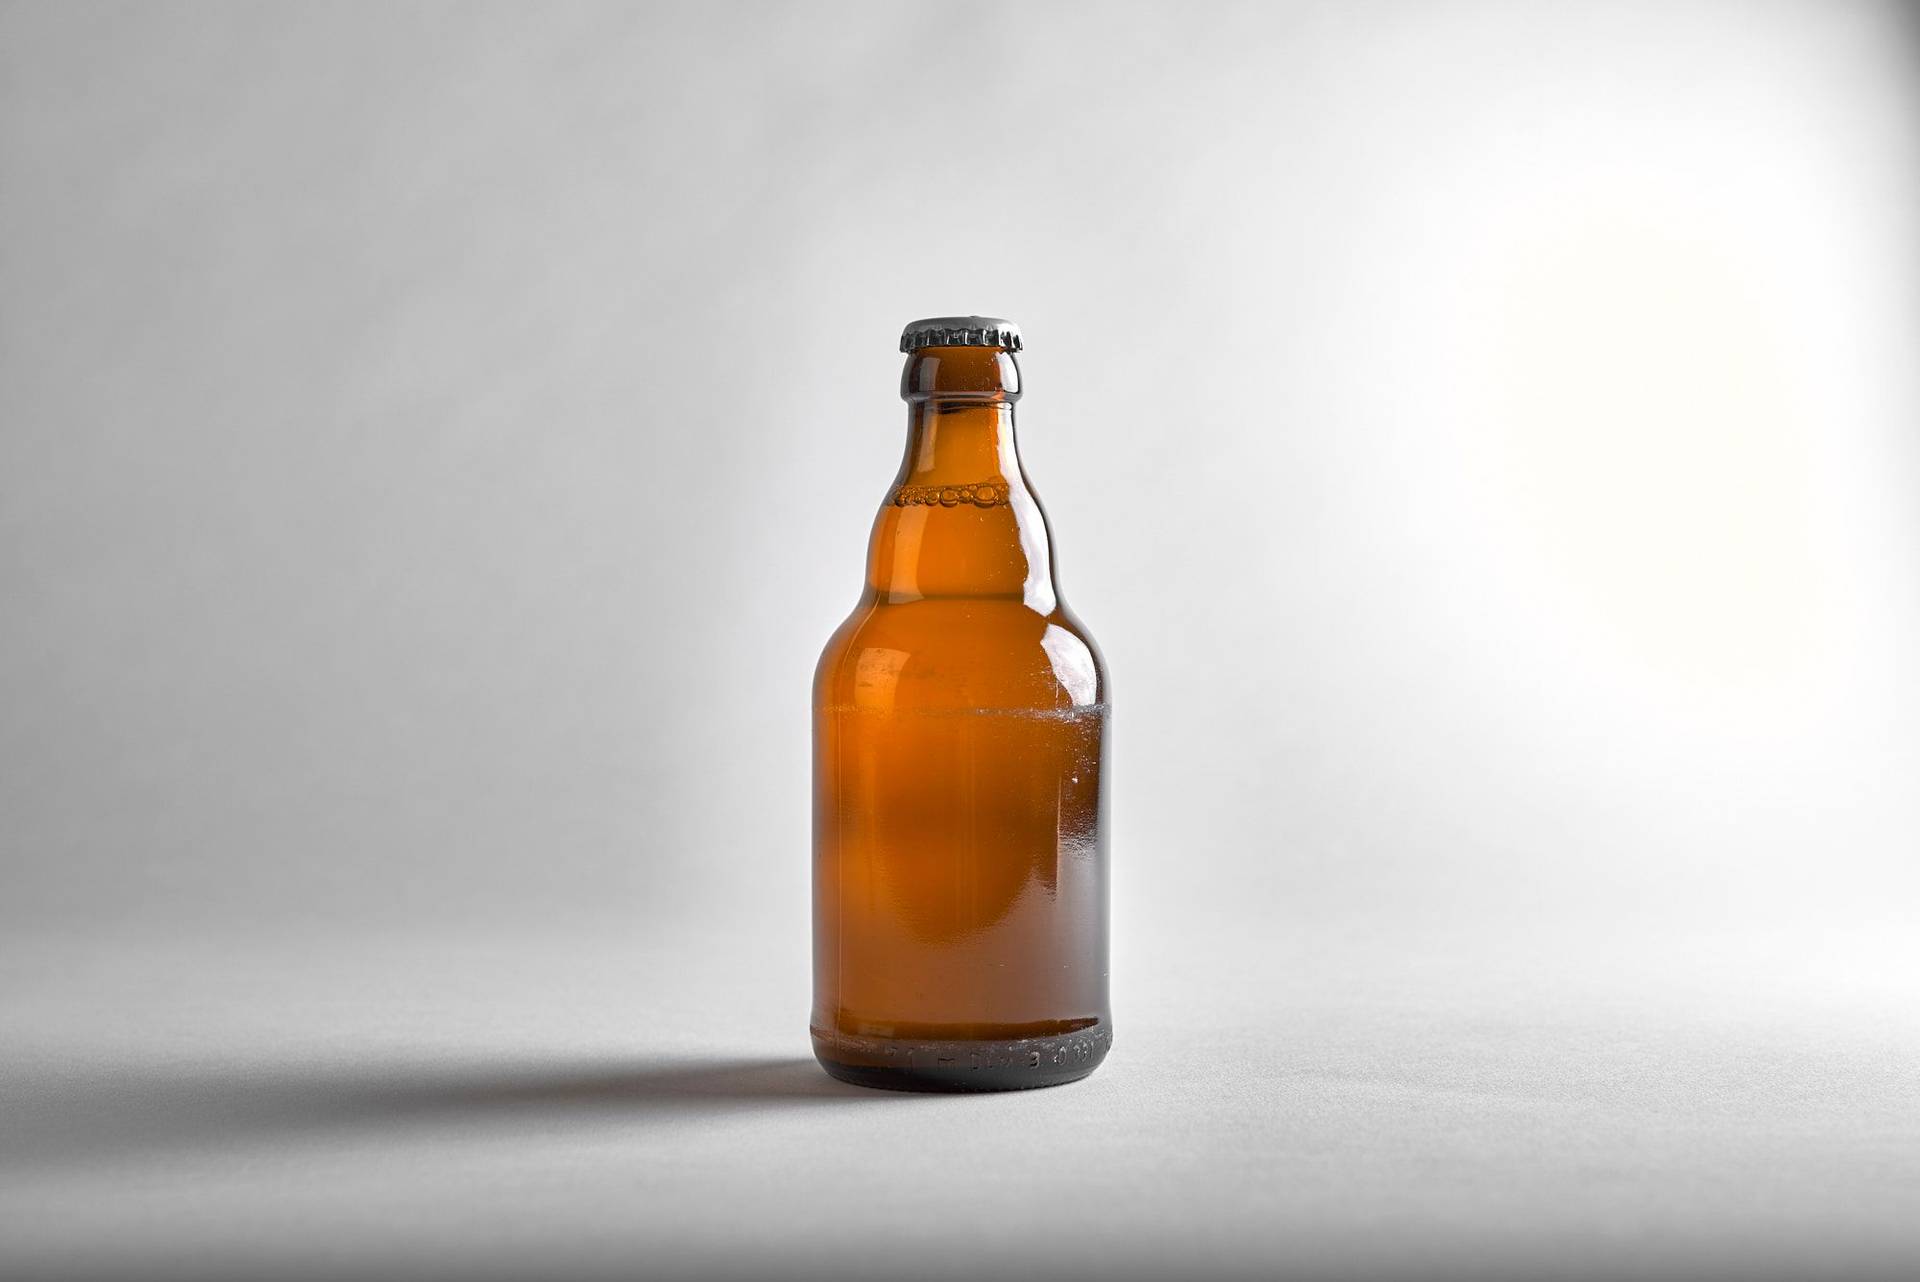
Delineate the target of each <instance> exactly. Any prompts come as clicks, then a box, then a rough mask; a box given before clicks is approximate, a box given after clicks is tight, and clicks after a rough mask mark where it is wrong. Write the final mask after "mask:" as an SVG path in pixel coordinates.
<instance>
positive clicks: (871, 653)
mask: <svg viewBox="0 0 1920 1282" xmlns="http://www.w3.org/2000/svg"><path fill="white" fill-rule="evenodd" d="M902 394H903V395H904V396H905V397H906V399H907V401H908V404H909V407H910V415H909V424H908V436H907V451H906V459H905V461H904V463H903V464H902V467H901V470H900V475H899V476H898V478H897V479H896V481H895V484H894V488H893V490H892V491H891V492H890V494H889V495H888V498H887V500H886V502H885V503H884V504H883V506H882V507H881V510H880V514H879V517H878V518H877V519H876V521H875V523H874V529H873V538H872V543H871V546H870V549H869V555H868V565H867V585H866V590H865V592H864V593H863V594H862V596H861V599H860V602H859V604H858V605H857V606H856V607H855V609H854V612H853V614H852V615H851V617H849V618H848V619H847V621H846V622H845V623H844V624H842V625H841V626H840V628H839V630H838V631H837V632H835V633H834V635H833V638H832V640H830V641H829V642H828V644H827V647H826V651H825V653H824V654H823V655H822V656H821V659H820V666H819V669H818V672H817V674H816V677H815V682H814V1006H813V1018H812V1033H813V1044H814V1052H815V1054H816V1055H817V1056H818V1057H819V1059H820V1062H821V1064H822V1065H823V1066H825V1068H826V1069H827V1071H828V1072H830V1073H832V1074H833V1075H834V1076H835V1077H839V1078H842V1079H843V1080H847V1081H852V1082H857V1083H860V1084H862V1085H869V1086H883V1087H893V1088H896V1089H903V1090H1006V1089H1016V1088H1020V1087H1027V1086H1047V1085H1054V1084H1057V1083H1060V1082H1065V1081H1071V1080H1073V1079H1074V1078H1077V1077H1082V1076H1085V1075H1086V1074H1087V1073H1089V1072H1091V1071H1092V1070H1093V1069H1094V1067H1095V1066H1097V1065H1098V1064H1099V1062H1100V1060H1101V1059H1102V1058H1104V1056H1105V1054H1106V1051H1107V1048H1108V1046H1109V1044H1110V1042H1111V1036H1112V1034H1111V1020H1110V1016H1109V1014H1108V1009H1107V849H1106V836H1105V791H1106V790H1105V774H1104V771H1103V768H1102V762H1103V757H1104V755H1105V754H1104V748H1105V744H1106V738H1107V703H1106V685H1107V681H1106V672H1105V668H1104V665H1103V663H1102V661H1101V658H1100V655H1099V651H1098V650H1097V649H1096V648H1095V646H1094V644H1093V641H1092V638H1091V637H1090V636H1088V634H1087V632H1086V630H1085V629H1084V628H1083V627H1082V626H1081V624H1080V622H1079V621H1078V620H1077V619H1075V618H1074V617H1073V615H1072V614H1071V613H1070V612H1069V611H1068V610H1067V609H1066V607H1065V606H1064V605H1062V604H1061V602H1060V599H1059V593H1058V590H1057V588H1056V585H1055V582H1054V575H1053V560H1052V553H1051V546H1050V541H1049V536H1048V531H1047V523H1046V517H1045V514H1044V513H1043V512H1042V511H1041V509H1040V504H1039V502H1038V501H1037V500H1036V499H1035V497H1034V495H1033V492H1032V490H1031V489H1030V488H1029V486H1028V484H1027V480H1026V477H1025V475H1024V474H1023V472H1022V470H1021V467H1020V462H1019V457H1018V454H1017V452H1016V443H1015V436H1014V419H1013V404H1014V401H1015V400H1016V399H1017V398H1018V396H1019V369H1018V366H1017V365H1016V364H1015V361H1014V358H1013V356H1012V354H1011V353H1010V352H1008V351H1005V350H1003V349H1001V348H993V347H959V346H955V347H927V348H922V349H920V350H918V351H916V352H914V353H913V354H912V355H911V356H910V357H909V358H908V361H907V368H906V374H905V377H904V379H903V393H902Z"/></svg>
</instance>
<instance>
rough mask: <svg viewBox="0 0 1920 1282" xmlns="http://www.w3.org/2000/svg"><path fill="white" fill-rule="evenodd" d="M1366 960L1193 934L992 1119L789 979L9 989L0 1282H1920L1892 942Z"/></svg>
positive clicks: (434, 945) (1386, 944)
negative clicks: (1, 1276)
mask: <svg viewBox="0 0 1920 1282" xmlns="http://www.w3.org/2000/svg"><path fill="white" fill-rule="evenodd" d="M1376 931H1377V933H1376V932H1369V931H1363V930H1351V929H1349V930H1342V931H1327V930H1324V929H1315V928H1313V927H1310V926H1304V925H1301V924H1299V923H1291V924H1289V925H1287V926H1286V927H1285V928H1284V929H1281V928H1279V927H1278V926H1276V929H1275V930H1274V932H1273V934H1272V936H1271V937H1270V938H1268V939H1262V940H1255V939H1243V940H1238V941H1234V942H1231V943H1227V942H1223V941H1221V940H1220V939H1218V938H1211V939H1210V938H1208V937H1207V936H1206V935H1205V934H1203V933H1199V932H1192V933H1184V934H1183V935H1182V936H1181V938H1180V940H1179V941H1178V947H1177V948H1174V949H1170V950H1169V955H1167V956H1165V957H1163V958H1160V959H1159V960H1158V962H1157V963H1156V964H1155V965H1152V966H1140V965H1137V964H1136V965H1135V966H1134V967H1132V968H1130V969H1128V970H1126V971H1124V972H1123V973H1122V975H1121V976H1120V979H1121V981H1122V982H1121V984H1120V987H1119V991H1120V992H1121V994H1122V1002H1121V1005H1120V1013H1121V1016H1122V1022H1121V1023H1120V1025H1119V1029H1120V1032H1119V1040H1118V1043H1117V1046H1116V1049H1115V1051H1114V1053H1113V1055H1112V1056H1111V1058H1110V1060H1109V1062H1108V1064H1107V1065H1106V1066H1104V1067H1103V1068H1102V1069H1101V1070H1100V1071H1099V1072H1097V1073H1096V1074H1095V1075H1094V1076H1093V1077H1091V1078H1088V1079H1087V1080H1086V1081H1084V1082H1082V1083H1079V1084H1076V1085H1073V1086H1068V1087H1060V1088H1056V1089H1053V1090H1050V1091H1037V1092H1031V1093H1023V1094H1019V1095H1012V1096H996V1097H973V1098H928V1097H910V1096H895V1095H888V1094H884V1093H880V1092H866V1091H861V1090H859V1089H858V1088H854V1087H846V1086H841V1085H840V1084H838V1083H834V1082H832V1081H830V1080H828V1079H827V1078H826V1077H825V1075H824V1074H822V1073H820V1072H819V1070H818V1069H817V1068H815V1067H814V1066H813V1065H812V1063H811V1062H810V1061H807V1060H804V1059H802V1058H800V1057H801V1056H803V1055H804V1038H803V1036H802V1035H801V1032H802V1020H801V1018H800V1017H799V1007H798V1006H797V1005H796V1002H797V1001H798V1000H799V999H801V998H802V997H803V995H804V993H803V989H802V987H801V985H799V984H797V983H796V982H795V980H796V978H797V965H796V963H797V960H798V957H797V954H798V952H799V950H798V948H796V947H795V944H796V943H797V942H798V941H797V940H795V939H793V938H791V937H785V938H779V939H778V945H779V946H778V947H777V948H774V949H771V950H765V951H763V950H760V949H754V948H743V947H739V946H738V945H737V941H735V942H734V943H733V946H728V944H725V943H719V942H717V941H715V940H713V939H712V938H710V937H706V936H704V935H703V934H700V933H695V932H688V933H686V934H685V935H682V936H680V937H677V938H670V939H655V940H652V941H646V942H638V941H636V940H635V939H633V938H632V937H631V936H626V937H621V936H603V937H596V938H571V939H566V940H553V939H548V940H536V939H533V938H529V937H525V936H523V937H521V938H520V939H518V940H516V941H515V942H514V943H513V944H512V945H510V946H503V945H502V944H501V942H500V941H498V940H490V939H486V938H465V939H460V938H452V937H449V938H442V939H435V940H431V941H425V940H421V939H418V938H413V937H410V938H406V939H399V940H385V941H375V940H361V941H357V943H356V944H355V946H353V947H352V948H351V949H343V948H342V947H341V943H340V941H339V940H338V938H337V937H331V936H329V937H322V938H317V939H301V940H292V939H280V940H276V941H260V942H256V943H255V944H254V946H252V947H249V948H247V949H245V950H244V951H243V952H242V953H241V954H240V956H241V957H242V958H243V959H244V960H239V961H237V960H236V956H235V953H234V950H232V949H230V948H227V947H221V946H212V945H207V944H200V945H195V944H189V943H186V942H184V941H180V940H171V941H167V942H165V943H163V944H160V945H158V946H153V945H139V944H133V943H128V944H125V945H123V946H120V947H116V948H114V949H111V950H102V949H100V948H98V947H88V948H85V949H80V948H75V947H74V946H72V945H71V944H62V943H57V942H49V943H47V944H45V945H43V946H42V947H40V948H36V949H33V950H30V951H28V952H26V953H25V954H24V956H23V954H22V953H21V952H19V951H18V950H15V951H13V953H12V956H13V962H12V970H11V973H10V978H14V979H18V978H19V976H20V973H21V968H22V967H23V966H26V967H31V968H32V969H33V970H34V971H36V972H37V973H38V975H39V976H40V977H41V983H42V984H43V985H44V988H43V989H42V991H43V993H44V994H45V995H44V996H43V997H42V998H41V1000H40V1001H39V1002H38V1003H35V1004H33V1005H30V1006H29V1007H28V1008H27V1009H25V1010H24V1011H22V1010H18V1009H16V1010H15V1011H13V1012H12V1013H11V1014H10V1016H9V1019H8V1023H7V1026H6V1027H5V1028H4V1030H0V1031H4V1034H5V1036H6V1038H7V1044H8V1045H9V1047H10V1048H12V1051H11V1055H12V1058H13V1061H14V1068H15V1069H16V1070H17V1071H16V1074H15V1075H14V1080H13V1081H11V1082H10V1083H8V1085H7V1088H6V1089H7V1093H6V1095H5V1097H4V1099H3V1100H0V1105H3V1107H0V1118H4V1121H0V1153H4V1157H0V1181H4V1182H3V1183H0V1206H3V1207H4V1209H5V1214H6V1220H7V1232H6V1234H5V1236H4V1241H5V1246H4V1248H0V1252H3V1255H0V1258H4V1259H5V1260H6V1261H7V1262H8V1263H9V1264H10V1265H12V1267H13V1271H14V1272H16V1273H17V1274H18V1275H20V1276H23V1277H26V1276H51V1275H57V1274H58V1273H60V1272H61V1271H62V1270H64V1271H65V1272H67V1273H69V1274H77V1275H81V1276H124V1277H172V1276H181V1277H245V1276H259V1275H262V1274H271V1275H273V1276H293V1277H302V1276H308V1275H334V1274H346V1275H356V1276H376V1277H383V1276H446V1277H472V1276H481V1277H527V1276H555V1277H573V1276H593V1277H598V1276H625V1277H631V1276H680V1275H686V1276H719V1277H732V1276H750V1275H755V1274H764V1275H768V1276H774V1275H777V1276H796V1275H797V1276H803V1277H830V1276H851V1277H874V1278H879V1277H892V1276H899V1275H900V1274H901V1273H902V1272H908V1273H911V1274H913V1275H915V1276H922V1277H932V1278H968V1277H980V1276H1001V1275H1017V1276H1061V1277H1099V1276H1117V1277H1167V1276H1183V1277H1216V1276H1246V1277H1256V1276H1257V1277H1327V1276H1343V1277H1409V1278H1419V1277H1436V1276H1459V1277H1485V1276H1511V1277H1541V1276H1556V1277H1623V1276H1625V1277H1638V1276H1644V1277H1656V1278H1666V1277H1675V1276H1710V1277H1735V1276H1740V1277H1750V1278H1751V1277H1762V1278H1804V1277H1809V1276H1823V1277H1900V1276H1911V1273H1912V1268H1913V1265H1914V1263H1915V1262H1916V1260H1920V1230H1917V1229H1916V1227H1915V1223H1914V1212H1915V1210H1916V1207H1917V1206H1920V1201H1917V1200H1920V1159H1917V1158H1916V1154H1920V1086H1916V1083H1917V1082H1920V1019H1917V1018H1916V1014H1915V1009H1914V1005H1913V1003H1912V1002H1911V1000H1910V999H1911V993H1910V992H1906V993H1901V992H1898V991H1894V990H1893V989H1892V987H1891V986H1889V985H1885V984H1883V985H1880V986H1878V987H1876V986H1873V985H1870V984H1867V985H1863V984H1861V983H1858V982H1851V983H1849V982H1845V981H1841V982H1835V978H1834V975H1833V973H1832V970H1834V969H1837V970H1839V971H1840V972H1841V973H1843V974H1847V973H1851V974H1856V975H1858V974H1873V973H1876V972H1877V973H1885V971H1884V970H1883V969H1882V968H1883V967H1884V966H1885V964H1886V963H1888V962H1889V961H1893V960H1897V959H1898V958H1899V957H1900V956H1901V955H1902V954H1901V953H1900V952H1899V951H1898V950H1893V951H1891V952H1889V951H1888V950H1887V945H1886V941H1881V943H1880V945H1879V946H1878V948H1877V949H1876V948H1873V947H1863V946H1862V944H1861V943H1860V941H1856V942H1855V946H1854V952H1853V954H1852V955H1850V956H1840V957H1829V958H1827V959H1826V964H1827V966H1828V967H1829V973H1827V974H1825V975H1817V976H1816V975H1810V974H1809V973H1808V967H1807V966H1806V965H1805V964H1804V963H1803V961H1802V960H1801V958H1802V953H1803V950H1804V949H1805V946H1806V944H1807V943H1808V942H1810V941H1807V940H1805V939H1796V940H1793V941H1784V942H1775V943H1771V944H1769V943H1767V942H1765V941H1757V940H1754V939H1741V938H1738V937H1728V936H1726V935H1714V934H1712V933H1700V932H1697V931H1686V930H1675V929H1672V928H1666V929H1657V928H1653V927H1652V926H1651V925H1650V924H1649V923H1646V922H1638V923H1636V922H1633V921H1628V920H1623V921H1620V922H1617V923H1615V924H1614V925H1613V926H1612V927H1611V928H1608V929H1604V930H1603V929H1600V928H1598V927H1597V926H1593V925H1589V926H1588V927H1587V928H1586V929H1585V930H1584V931H1582V932H1580V933H1579V934H1575V935H1570V934H1569V933H1568V932H1566V931H1564V930H1543V929H1541V928H1540V927H1539V926H1538V925H1537V924H1536V925H1527V924H1525V923H1516V924H1515V926H1514V928H1512V929H1509V930H1506V931H1503V932H1500V933H1499V936H1498V937H1497V938H1496V936H1495V935H1494V934H1493V933H1492V932H1489V931H1486V930H1483V929H1479V928H1471V929H1463V928H1458V927H1456V928H1446V927H1436V926H1434V925H1432V924H1428V925H1425V926H1422V925H1419V924H1417V923H1396V924H1393V925H1391V926H1389V925H1388V924H1387V923H1385V922H1381V923H1378V925H1377V928H1376ZM1137 942H1138V941H1136V943H1137ZM1139 951H1140V950H1139V949H1138V948H1137V947H1136V949H1135V953H1136V956H1137V955H1138V953H1139ZM1876 954H1877V955H1876ZM769 963H774V965H773V966H772V967H771V969H770V967H769ZM669 974H670V975H672V976H674V980H673V982H671V983H663V982H662V979H661V977H662V976H663V975H669ZM52 976H58V978H57V979H53V978H50V977H52ZM109 1013H111V1017H110V1018H106V1017H105V1016H107V1015H108V1014H109ZM23 1051H24V1052H25V1053H24V1056H23V1054H22V1052H23ZM23 1060H24V1062H23Z"/></svg>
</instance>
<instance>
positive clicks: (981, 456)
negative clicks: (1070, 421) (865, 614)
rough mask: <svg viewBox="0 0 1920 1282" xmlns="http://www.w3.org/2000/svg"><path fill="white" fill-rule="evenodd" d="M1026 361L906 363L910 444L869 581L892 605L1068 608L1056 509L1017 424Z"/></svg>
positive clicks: (946, 351)
mask: <svg viewBox="0 0 1920 1282" xmlns="http://www.w3.org/2000/svg"><path fill="white" fill-rule="evenodd" d="M1019 378H1020V375H1019V367H1018V366H1017V365H1016V364H1015V363H1014V360H1013V357H1012V355H1011V354H1009V353H1007V352H1004V351H1001V350H999V349H997V348H928V349H923V350H921V351H919V352H916V353H914V354H913V355H912V356H910V357H909V358H908V360H907V368H906V372H905V375H904V377H903V379H902V384H901V393H902V395H903V396H904V397H905V398H906V400H907V406H908V409H907V446H906V455H905V457H904V458H903V459H902V461H901V465H900V474H899V475H898V476H897V477H896V478H895V480H894V487H893V490H892V492H891V493H890V494H889V495H888V496H887V501H886V503H885V504H884V505H883V506H882V507H881V509H880V515H879V517H878V519H877V520H876V521H875V523H874V530H873V539H872V542H871V544H870V547H869V555H868V565H867V587H868V591H869V592H870V593H871V594H872V595H873V597H874V598H875V599H877V600H879V601H882V602H886V603H891V604H903V603H906V602H910V601H918V600H924V599H928V598H934V597H1001V598H1011V599H1015V600H1019V601H1023V602H1025V603H1026V604H1027V605H1028V606H1029V607H1031V608H1033V609H1035V610H1038V611H1040V612H1041V613H1043V614H1050V613H1052V612H1053V610H1054V609H1055V608H1056V607H1057V605H1058V603H1059V602H1058V593H1057V591H1056V589H1055V587H1054V581H1053V553H1052V546H1051V541H1050V538H1049V535H1048V532H1047V523H1046V514H1045V512H1043V511H1042V510H1041V507H1040V502H1039V499H1038V498H1036V497H1035V496H1034V494H1033V491H1032V490H1031V489H1030V488H1029V486H1028V485H1027V478H1026V474H1025V472H1024V471H1023V470H1022V468H1021V466H1020V454H1019V442H1018V436H1017V433H1016V431H1015V428H1014V414H1013V405H1014V401H1015V400H1017V399H1018V398H1019V395H1020V381H1019Z"/></svg>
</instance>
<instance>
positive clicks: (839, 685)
mask: <svg viewBox="0 0 1920 1282" xmlns="http://www.w3.org/2000/svg"><path fill="white" fill-rule="evenodd" d="M1106 700H1107V670H1106V662H1105V660H1104V659H1103V658H1102V656H1101V654H1100V650H1099V647H1098V646H1097V645H1095V644H1094V641H1093V638H1092V636H1091V634H1090V633H1089V632H1088V631H1087V629H1086V627H1085V625H1083V624H1082V623H1081V622H1080V620H1079V619H1077V618H1075V617H1074V615H1073V614H1072V612H1071V611H1069V610H1067V609H1066V608H1065V607H1064V606H1059V607H1056V608H1055V609H1053V610H1052V611H1049V612H1044V613H1043V612H1041V611H1039V610H1036V609H1034V608H1033V607H1031V606H1029V605H1027V604H1026V603H1025V602H1023V601H1020V600H1017V599H1008V598H982V597H930V598H925V599H922V600H918V601H908V602H882V601H866V602H863V603H862V604H861V605H860V606H859V607H857V608H856V609H855V610H854V612H853V614H852V615H850V616H849V617H848V618H847V620H846V622H844V623H842V624H841V625H840V627H839V628H838V629H837V630H835V632H834V634H833V636H832V638H830V639H829V640H828V642H827V645H826V648H825V650H824V651H823V652H822V653H821V656H820V663H819V666H818V668H817V669H816V671H815V674H814V705H815V706H816V707H820V708H825V707H850V708H857V707H870V708H895V707H923V708H1024V709H1042V710H1052V709H1065V708H1076V707H1092V706H1095V705H1099V704H1104V703H1105V702H1106Z"/></svg>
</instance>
